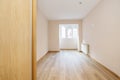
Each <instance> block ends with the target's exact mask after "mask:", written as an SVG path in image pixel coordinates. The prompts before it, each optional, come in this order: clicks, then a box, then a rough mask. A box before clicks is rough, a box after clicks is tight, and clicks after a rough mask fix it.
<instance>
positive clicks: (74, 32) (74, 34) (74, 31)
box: [73, 28, 78, 38]
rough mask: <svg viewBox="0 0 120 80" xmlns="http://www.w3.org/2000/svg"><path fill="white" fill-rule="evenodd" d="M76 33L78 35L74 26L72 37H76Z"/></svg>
mask: <svg viewBox="0 0 120 80" xmlns="http://www.w3.org/2000/svg"><path fill="white" fill-rule="evenodd" d="M77 35H78V34H77V29H76V28H74V29H73V37H74V38H76V37H77Z"/></svg>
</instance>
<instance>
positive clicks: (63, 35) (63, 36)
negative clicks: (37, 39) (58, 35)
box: [62, 27, 66, 38]
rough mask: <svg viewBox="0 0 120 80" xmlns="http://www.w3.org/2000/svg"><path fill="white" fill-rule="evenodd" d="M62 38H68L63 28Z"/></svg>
mask: <svg viewBox="0 0 120 80" xmlns="http://www.w3.org/2000/svg"><path fill="white" fill-rule="evenodd" d="M62 38H66V31H65V27H62Z"/></svg>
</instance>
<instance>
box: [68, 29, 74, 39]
mask: <svg viewBox="0 0 120 80" xmlns="http://www.w3.org/2000/svg"><path fill="white" fill-rule="evenodd" d="M72 37H73V34H72V29H70V28H69V29H67V38H72Z"/></svg>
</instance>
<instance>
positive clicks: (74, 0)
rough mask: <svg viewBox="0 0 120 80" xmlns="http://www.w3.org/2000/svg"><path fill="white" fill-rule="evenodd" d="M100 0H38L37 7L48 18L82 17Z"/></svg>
mask: <svg viewBox="0 0 120 80" xmlns="http://www.w3.org/2000/svg"><path fill="white" fill-rule="evenodd" d="M99 1H100V0H38V8H39V9H40V10H41V11H42V12H43V14H44V15H45V16H46V17H47V18H48V20H66V19H82V18H84V17H85V16H86V15H87V14H88V13H89V12H90V11H91V10H92V9H93V8H94V7H95V6H96V5H97V4H98V3H99ZM80 2H82V4H80Z"/></svg>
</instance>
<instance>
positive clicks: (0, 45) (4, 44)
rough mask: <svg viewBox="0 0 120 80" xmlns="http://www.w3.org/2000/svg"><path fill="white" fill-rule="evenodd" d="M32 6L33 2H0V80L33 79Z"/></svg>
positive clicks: (23, 0) (2, 0) (7, 0)
mask: <svg viewBox="0 0 120 80" xmlns="http://www.w3.org/2000/svg"><path fill="white" fill-rule="evenodd" d="M31 7H32V2H31V0H0V80H31V78H32V74H31V72H32V67H31V66H32V61H31V60H32V57H31V55H32V52H31V51H32V49H31V44H32V42H31V41H32V40H31V38H32V35H31V30H32V18H31V17H32V16H31V15H32V10H31Z"/></svg>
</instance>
